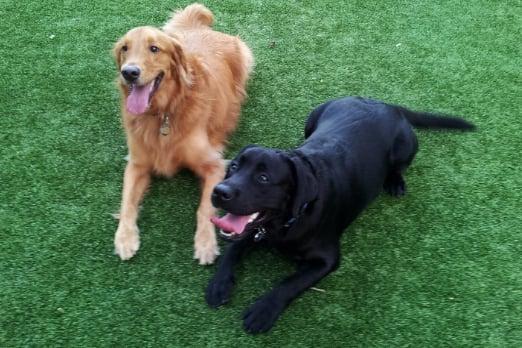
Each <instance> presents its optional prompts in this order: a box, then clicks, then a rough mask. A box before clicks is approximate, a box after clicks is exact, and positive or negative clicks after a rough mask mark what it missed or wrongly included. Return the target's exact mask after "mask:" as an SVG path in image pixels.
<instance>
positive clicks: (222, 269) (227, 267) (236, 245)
mask: <svg viewBox="0 0 522 348" xmlns="http://www.w3.org/2000/svg"><path fill="white" fill-rule="evenodd" d="M253 245H254V241H253V240H252V238H245V239H242V240H239V241H236V242H233V243H232V244H231V245H230V246H229V247H228V249H227V250H226V251H225V254H224V255H223V257H222V259H221V260H220V261H219V265H218V268H217V271H216V274H214V277H212V279H211V280H210V282H209V283H208V286H207V290H206V291H205V300H206V301H207V303H208V305H209V306H210V307H214V308H216V307H219V306H221V305H222V304H225V303H227V302H228V300H230V294H231V292H232V288H233V287H234V282H235V278H234V267H235V266H236V265H237V264H238V263H239V261H240V260H241V258H242V256H243V255H244V254H245V253H246V252H247V251H248V250H250V249H251V248H252V247H253Z"/></svg>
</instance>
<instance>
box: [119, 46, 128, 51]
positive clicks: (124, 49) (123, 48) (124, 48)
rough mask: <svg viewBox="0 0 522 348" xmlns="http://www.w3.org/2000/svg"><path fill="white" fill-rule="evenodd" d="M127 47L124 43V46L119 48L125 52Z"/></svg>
mask: <svg viewBox="0 0 522 348" xmlns="http://www.w3.org/2000/svg"><path fill="white" fill-rule="evenodd" d="M128 49H129V47H127V45H124V46H123V47H122V48H121V50H122V51H123V52H127V50H128Z"/></svg>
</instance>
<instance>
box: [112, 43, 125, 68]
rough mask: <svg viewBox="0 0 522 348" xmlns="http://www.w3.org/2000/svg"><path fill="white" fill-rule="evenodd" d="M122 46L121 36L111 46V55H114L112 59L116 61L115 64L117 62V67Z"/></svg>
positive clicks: (119, 63)
mask: <svg viewBox="0 0 522 348" xmlns="http://www.w3.org/2000/svg"><path fill="white" fill-rule="evenodd" d="M122 47H123V38H121V39H119V40H118V41H117V42H116V43H115V44H114V47H113V48H112V56H113V57H114V60H115V61H116V64H118V67H120V66H121V49H122Z"/></svg>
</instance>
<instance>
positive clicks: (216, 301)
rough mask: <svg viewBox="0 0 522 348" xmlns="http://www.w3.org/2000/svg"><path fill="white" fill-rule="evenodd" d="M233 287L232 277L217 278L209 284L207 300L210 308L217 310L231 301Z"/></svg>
mask: <svg viewBox="0 0 522 348" xmlns="http://www.w3.org/2000/svg"><path fill="white" fill-rule="evenodd" d="M233 287H234V278H233V277H232V276H229V277H219V276H215V277H214V278H212V280H211V281H210V282H209V283H208V286H207V291H206V292H205V300H206V301H207V303H208V305H209V306H210V307H213V308H217V307H219V306H221V305H223V304H225V303H227V302H228V301H229V300H230V293H231V292H232V288H233Z"/></svg>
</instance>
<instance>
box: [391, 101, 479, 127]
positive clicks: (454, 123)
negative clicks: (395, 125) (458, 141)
mask: <svg viewBox="0 0 522 348" xmlns="http://www.w3.org/2000/svg"><path fill="white" fill-rule="evenodd" d="M396 108H397V109H398V110H400V112H401V114H402V115H403V116H404V117H406V119H407V120H408V122H410V123H411V124H412V125H413V126H414V127H419V128H440V129H461V130H464V131H470V130H474V129H475V125H474V124H473V123H470V122H468V121H466V120H464V119H462V118H460V117H454V116H445V115H437V114H432V113H429V112H417V111H412V110H408V109H406V108H404V107H402V106H396Z"/></svg>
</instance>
